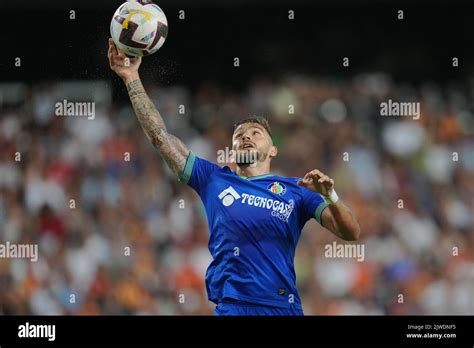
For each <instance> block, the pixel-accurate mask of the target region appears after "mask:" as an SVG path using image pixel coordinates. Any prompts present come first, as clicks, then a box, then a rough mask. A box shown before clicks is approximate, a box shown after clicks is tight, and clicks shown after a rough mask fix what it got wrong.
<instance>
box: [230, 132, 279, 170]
mask: <svg viewBox="0 0 474 348" xmlns="http://www.w3.org/2000/svg"><path fill="white" fill-rule="evenodd" d="M272 147H273V143H272V139H271V137H270V135H269V134H268V133H267V131H266V130H265V128H263V127H262V126H261V125H259V124H258V123H244V124H241V125H240V126H239V127H237V129H236V130H235V132H234V135H233V137H232V149H233V150H234V151H235V152H236V158H235V160H236V163H237V164H252V163H255V162H256V161H260V162H263V161H265V160H267V159H268V155H269V153H270V151H271V149H272Z"/></svg>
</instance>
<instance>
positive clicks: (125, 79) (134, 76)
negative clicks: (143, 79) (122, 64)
mask: <svg viewBox="0 0 474 348" xmlns="http://www.w3.org/2000/svg"><path fill="white" fill-rule="evenodd" d="M122 80H123V82H124V83H125V84H129V83H130V82H132V81H135V80H140V75H138V72H137V73H134V74H130V75H126V76H123V77H122Z"/></svg>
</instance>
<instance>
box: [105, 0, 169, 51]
mask: <svg viewBox="0 0 474 348" xmlns="http://www.w3.org/2000/svg"><path fill="white" fill-rule="evenodd" d="M110 34H111V35H112V40H114V43H115V45H116V46H117V48H119V49H120V50H122V51H124V52H125V54H126V55H127V56H132V57H137V56H147V55H150V54H153V53H155V52H156V51H158V50H159V49H160V48H161V46H163V44H164V43H165V40H166V36H167V35H168V21H167V19H166V16H165V13H164V12H163V10H162V9H161V8H160V7H159V6H158V5H156V4H154V3H153V2H151V1H149V0H136V1H128V2H125V3H123V4H122V5H120V6H119V8H118V9H117V11H115V13H114V16H113V18H112V21H111V23H110Z"/></svg>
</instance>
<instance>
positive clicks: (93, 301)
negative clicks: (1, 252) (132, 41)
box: [0, 0, 474, 314]
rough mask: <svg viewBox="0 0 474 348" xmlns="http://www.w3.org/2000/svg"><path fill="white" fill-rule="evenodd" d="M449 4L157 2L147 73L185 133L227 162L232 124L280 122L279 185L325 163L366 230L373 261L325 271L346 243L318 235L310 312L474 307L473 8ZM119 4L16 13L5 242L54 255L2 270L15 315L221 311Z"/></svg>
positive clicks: (29, 7)
mask: <svg viewBox="0 0 474 348" xmlns="http://www.w3.org/2000/svg"><path fill="white" fill-rule="evenodd" d="M447 3H448V2H445V3H443V2H431V3H428V2H421V3H418V4H417V5H412V4H410V3H409V2H398V3H394V2H390V1H385V2H382V3H379V4H378V5H370V4H369V3H368V2H366V1H351V2H346V1H335V2H319V3H317V4H314V3H312V2H305V1H296V2H290V1H276V2H271V3H265V2H263V1H255V2H237V1H229V2H225V3H223V2H217V1H202V2H199V4H197V3H196V2H191V1H165V0H164V1H160V2H158V4H159V5H160V6H162V8H163V9H164V11H165V13H166V14H167V17H168V20H169V23H170V31H169V36H168V40H167V42H166V43H165V46H164V47H163V48H162V49H161V50H160V51H159V52H158V53H157V54H156V55H154V56H151V57H147V58H145V59H144V62H143V64H142V68H141V72H142V77H143V79H144V81H145V82H146V85H147V89H148V91H149V94H150V96H151V98H152V99H153V101H154V102H155V103H156V105H157V107H158V109H159V110H160V111H161V113H162V115H163V117H164V118H165V121H166V123H167V125H168V127H169V129H170V131H171V132H173V133H175V134H176V135H178V136H179V137H181V138H182V139H183V140H184V141H185V142H186V143H187V145H188V146H189V148H191V149H193V151H195V152H196V153H197V154H199V155H201V156H203V157H205V158H208V159H210V160H215V159H216V157H217V151H218V150H222V149H225V147H226V146H230V135H231V129H232V127H231V125H232V123H233V122H234V121H236V120H238V119H240V118H243V117H245V116H247V115H249V114H261V115H264V116H267V117H268V118H269V120H270V123H271V126H272V128H273V130H274V133H275V142H276V144H277V145H278V147H279V149H280V155H279V156H278V157H277V158H276V160H275V161H274V163H273V169H274V172H276V173H280V174H283V175H288V176H300V175H302V174H303V173H304V172H306V171H307V170H310V169H313V168H319V169H321V170H322V171H324V172H325V173H327V174H329V175H330V176H332V177H333V178H334V179H335V180H336V187H337V190H338V192H339V195H340V196H341V197H342V198H343V199H344V200H345V201H346V202H347V203H348V205H349V206H350V207H351V208H352V209H353V210H354V212H355V213H356V215H357V217H358V219H359V221H360V224H361V227H362V238H361V240H360V243H363V244H364V245H365V261H364V262H357V261H356V260H354V259H331V258H326V257H325V256H324V246H325V245H327V244H330V243H332V242H333V241H334V240H336V239H335V238H334V237H333V236H332V235H331V234H330V233H329V232H327V231H324V230H322V229H321V228H320V227H319V226H318V225H317V223H316V222H310V223H308V224H307V225H306V227H305V229H304V231H303V233H302V237H301V240H300V243H299V246H298V250H297V257H296V271H297V276H298V287H299V290H300V295H301V297H302V300H303V306H304V309H305V312H306V314H473V313H474V227H473V225H474V221H473V217H472V215H473V214H472V212H473V211H474V200H473V197H474V137H473V129H474V128H473V127H474V123H473V114H472V112H473V110H474V103H473V102H474V99H473V98H474V80H473V67H474V64H473V62H474V60H473V58H474V57H473V49H472V48H473V42H472V41H473V39H472V35H471V34H472V33H473V32H474V30H473V29H474V28H473V26H474V24H473V23H474V22H473V21H472V14H473V13H474V12H473V7H472V5H469V4H468V3H467V2H465V3H464V2H463V3H462V2H455V3H453V2H450V6H449V7H447ZM119 4H120V1H101V2H100V5H99V3H97V2H80V1H68V2H57V3H56V4H54V3H51V2H46V1H36V2H34V3H31V2H28V1H26V2H25V1H24V0H18V1H15V2H8V3H5V2H2V3H1V4H0V11H1V12H2V13H5V14H6V15H5V16H4V17H3V21H4V22H5V23H6V24H5V25H6V27H10V28H16V30H15V31H11V32H9V31H7V32H5V31H2V34H1V39H0V40H1V41H0V45H1V47H2V56H1V57H0V59H1V60H0V69H1V70H0V73H1V74H0V76H1V84H0V156H1V162H0V241H2V243H4V242H5V241H10V242H15V243H38V244H39V249H40V259H39V261H38V262H36V263H30V262H29V261H25V260H14V259H0V313H1V314H30V313H31V314H211V313H212V309H213V305H212V304H211V303H209V302H208V301H207V299H206V293H205V286H204V273H205V269H206V267H207V265H208V263H209V262H210V255H209V252H208V250H207V239H208V231H207V223H206V219H205V216H204V211H203V207H202V205H201V203H200V201H199V199H198V197H197V195H196V194H195V193H194V192H193V191H192V190H191V189H189V188H187V187H186V186H183V185H180V184H179V183H177V181H176V180H175V179H174V178H173V177H172V176H171V175H170V172H169V171H168V170H167V168H165V166H164V163H163V162H162V160H161V159H160V157H159V155H158V154H157V153H156V152H155V151H154V150H153V148H152V146H151V145H150V144H149V143H148V141H147V139H146V137H145V136H144V134H143V133H142V130H141V129H140V127H139V124H138V122H137V121H136V119H135V116H134V115H133V111H132V110H131V108H130V104H129V103H128V100H127V95H126V91H125V87H124V86H123V85H122V84H121V82H120V81H119V80H118V78H117V77H115V76H114V74H113V72H111V71H110V70H109V67H108V62H107V58H106V49H107V44H106V39H107V37H108V26H109V22H110V17H111V15H112V14H113V12H114V11H115V8H116V7H117V6H118V5H119ZM17 6H21V8H22V10H21V11H18V10H17ZM290 9H292V10H294V11H295V20H293V21H291V20H288V10H290ZM399 9H401V10H403V11H404V17H405V18H404V20H398V19H397V11H398V10H399ZM70 10H75V16H76V19H74V20H71V19H69V14H70V12H69V11H70ZM179 10H184V11H185V20H179V19H178V14H179V13H178V11H179ZM18 23H21V24H22V25H19V24H18ZM23 23H29V24H25V25H24V26H23ZM22 28H23V30H22ZM15 57H20V58H21V66H20V67H15V66H14V63H15ZM234 57H239V59H240V67H238V68H235V67H234V66H233V62H234V61H233V59H234ZM343 57H349V58H350V66H349V67H343V66H342V58H343ZM453 57H458V58H459V66H458V67H453V65H452V58H453ZM63 99H68V100H77V101H91V102H95V103H96V115H95V119H94V120H87V119H85V118H83V117H75V118H74V117H56V116H55V115H54V104H55V103H56V102H58V101H62V100H63ZM388 99H392V100H397V101H415V102H417V101H419V102H420V103H421V117H420V119H419V120H418V121H415V120H413V119H412V118H408V117H398V118H397V117H391V118H390V117H382V116H380V106H379V105H380V103H381V102H384V101H387V100H388ZM290 104H291V105H295V114H289V113H288V105H290ZM179 105H185V108H186V109H185V110H186V112H185V114H180V113H179V112H178V108H179ZM17 151H19V152H20V153H21V154H22V157H21V161H19V162H17V161H15V152H17ZM125 152H129V153H130V158H131V159H130V161H129V162H127V161H124V153H125ZM344 152H348V153H349V156H350V157H349V158H350V160H349V161H347V162H345V161H343V153H344ZM453 152H457V153H458V154H459V161H457V162H455V161H452V153H453ZM70 199H75V203H76V207H75V209H70V208H69V200H70ZM398 199H403V202H404V208H403V209H399V208H398ZM183 202H184V209H183V208H182V203H183ZM126 247H130V256H125V255H124V248H126ZM453 247H456V248H458V255H457V256H453ZM71 294H74V295H75V303H71V302H70V295H71ZM182 294H183V295H184V299H185V301H184V303H181V302H182V301H180V299H182V298H183V297H180V295H182ZM400 294H402V295H403V303H399V299H400V297H399V295H400Z"/></svg>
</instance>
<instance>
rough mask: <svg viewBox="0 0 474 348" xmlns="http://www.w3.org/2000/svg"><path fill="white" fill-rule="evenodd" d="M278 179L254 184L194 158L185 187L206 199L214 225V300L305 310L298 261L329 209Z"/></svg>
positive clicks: (210, 275) (210, 280)
mask: <svg viewBox="0 0 474 348" xmlns="http://www.w3.org/2000/svg"><path fill="white" fill-rule="evenodd" d="M298 179H300V178H283V177H280V176H275V175H273V174H267V175H259V176H254V177H250V178H243V177H240V176H238V175H237V174H236V173H235V172H233V171H232V170H231V169H230V168H229V167H227V166H226V167H219V166H218V165H216V164H214V163H211V162H209V161H206V160H204V159H201V158H199V157H197V156H196V155H195V154H194V153H192V152H190V153H189V156H188V158H187V161H186V166H185V169H184V172H183V174H182V175H181V177H180V181H182V182H184V183H187V184H188V185H189V186H191V187H192V188H193V189H194V190H195V191H196V192H197V193H198V194H199V196H200V197H201V200H202V202H203V203H204V207H205V209H206V213H207V219H208V224H209V231H210V236H209V250H210V252H211V255H212V258H213V261H212V262H211V264H210V265H209V268H208V269H207V272H206V288H207V293H208V297H209V300H210V301H212V302H214V303H220V302H221V301H222V300H224V299H235V300H240V301H244V302H248V303H255V304H261V305H267V306H274V307H279V308H295V309H301V301H300V298H299V295H298V291H297V289H296V275H295V269H294V257H295V251H296V245H297V243H298V239H299V237H300V234H301V229H302V228H303V226H304V225H305V223H306V222H307V221H308V220H309V219H311V218H315V219H316V220H317V221H318V222H319V223H321V214H322V212H323V210H324V209H325V208H326V207H327V206H328V203H327V202H326V201H325V200H324V198H323V197H322V196H321V195H319V194H318V193H315V192H312V191H310V190H308V189H306V188H304V187H302V186H299V185H297V184H296V182H297V181H298Z"/></svg>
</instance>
